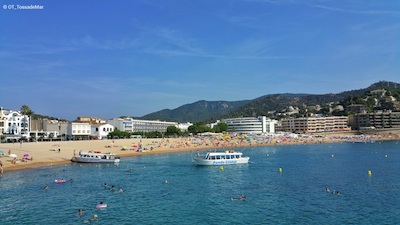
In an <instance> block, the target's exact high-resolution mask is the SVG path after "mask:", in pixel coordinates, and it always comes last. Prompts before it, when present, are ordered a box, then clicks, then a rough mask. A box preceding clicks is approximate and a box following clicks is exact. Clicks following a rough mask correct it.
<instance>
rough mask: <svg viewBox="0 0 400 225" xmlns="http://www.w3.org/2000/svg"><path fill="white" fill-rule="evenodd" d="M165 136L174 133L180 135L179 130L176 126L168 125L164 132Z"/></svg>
mask: <svg viewBox="0 0 400 225" xmlns="http://www.w3.org/2000/svg"><path fill="white" fill-rule="evenodd" d="M165 134H166V135H167V136H174V135H178V136H179V135H180V134H181V130H180V129H179V128H177V127H176V126H168V127H167V132H166V133H165Z"/></svg>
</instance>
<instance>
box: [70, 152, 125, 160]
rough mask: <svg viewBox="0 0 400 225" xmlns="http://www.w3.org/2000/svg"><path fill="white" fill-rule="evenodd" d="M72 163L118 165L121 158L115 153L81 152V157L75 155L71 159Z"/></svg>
mask: <svg viewBox="0 0 400 225" xmlns="http://www.w3.org/2000/svg"><path fill="white" fill-rule="evenodd" d="M71 161H72V162H78V163H118V162H119V161H120V158H119V157H116V156H115V154H114V153H112V152H107V153H101V152H96V151H95V152H93V151H89V152H82V151H80V152H79V155H75V156H74V157H72V159H71Z"/></svg>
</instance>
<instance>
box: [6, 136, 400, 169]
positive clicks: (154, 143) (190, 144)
mask: <svg viewBox="0 0 400 225" xmlns="http://www.w3.org/2000/svg"><path fill="white" fill-rule="evenodd" d="M381 140H400V133H391V134H375V135H367V136H363V135H361V136H360V135H348V134H335V135H330V136H321V135H316V136H312V135H308V136H298V135H290V134H282V135H274V136H253V137H247V136H246V137H234V138H227V137H222V136H214V137H191V138H162V139H161V138H160V139H115V140H90V141H57V142H24V143H22V144H21V143H2V144H0V150H1V151H2V152H3V153H4V155H3V156H0V160H1V163H2V165H3V170H4V172H7V171H10V170H18V169H28V168H33V167H46V166H53V165H59V164H67V163H70V159H71V158H72V156H73V155H74V154H78V153H79V151H80V150H82V151H91V150H92V151H94V150H96V151H101V152H113V153H115V154H116V155H117V156H119V157H122V158H123V157H129V156H139V155H147V154H166V153H172V152H180V151H191V150H206V149H224V148H225V149H228V148H246V147H253V146H268V145H289V144H316V143H330V142H349V141H350V142H351V141H381ZM10 155H11V156H10Z"/></svg>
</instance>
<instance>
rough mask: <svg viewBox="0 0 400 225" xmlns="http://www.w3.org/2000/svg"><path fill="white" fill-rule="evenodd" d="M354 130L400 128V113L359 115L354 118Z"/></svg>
mask: <svg viewBox="0 0 400 225" xmlns="http://www.w3.org/2000/svg"><path fill="white" fill-rule="evenodd" d="M352 127H353V129H357V130H362V129H370V128H373V129H389V128H400V112H391V111H389V112H375V113H359V114H356V115H355V116H354V117H353V120H352Z"/></svg>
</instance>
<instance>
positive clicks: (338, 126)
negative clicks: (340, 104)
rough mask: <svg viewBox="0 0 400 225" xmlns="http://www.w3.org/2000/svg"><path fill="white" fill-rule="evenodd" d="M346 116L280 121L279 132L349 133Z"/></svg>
mask: <svg viewBox="0 0 400 225" xmlns="http://www.w3.org/2000/svg"><path fill="white" fill-rule="evenodd" d="M347 124H348V118H347V116H330V117H303V118H288V119H282V121H281V126H282V127H281V130H282V131H285V132H293V133H301V134H308V133H317V132H332V131H349V130H351V128H350V127H349V126H348V125H347Z"/></svg>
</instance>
